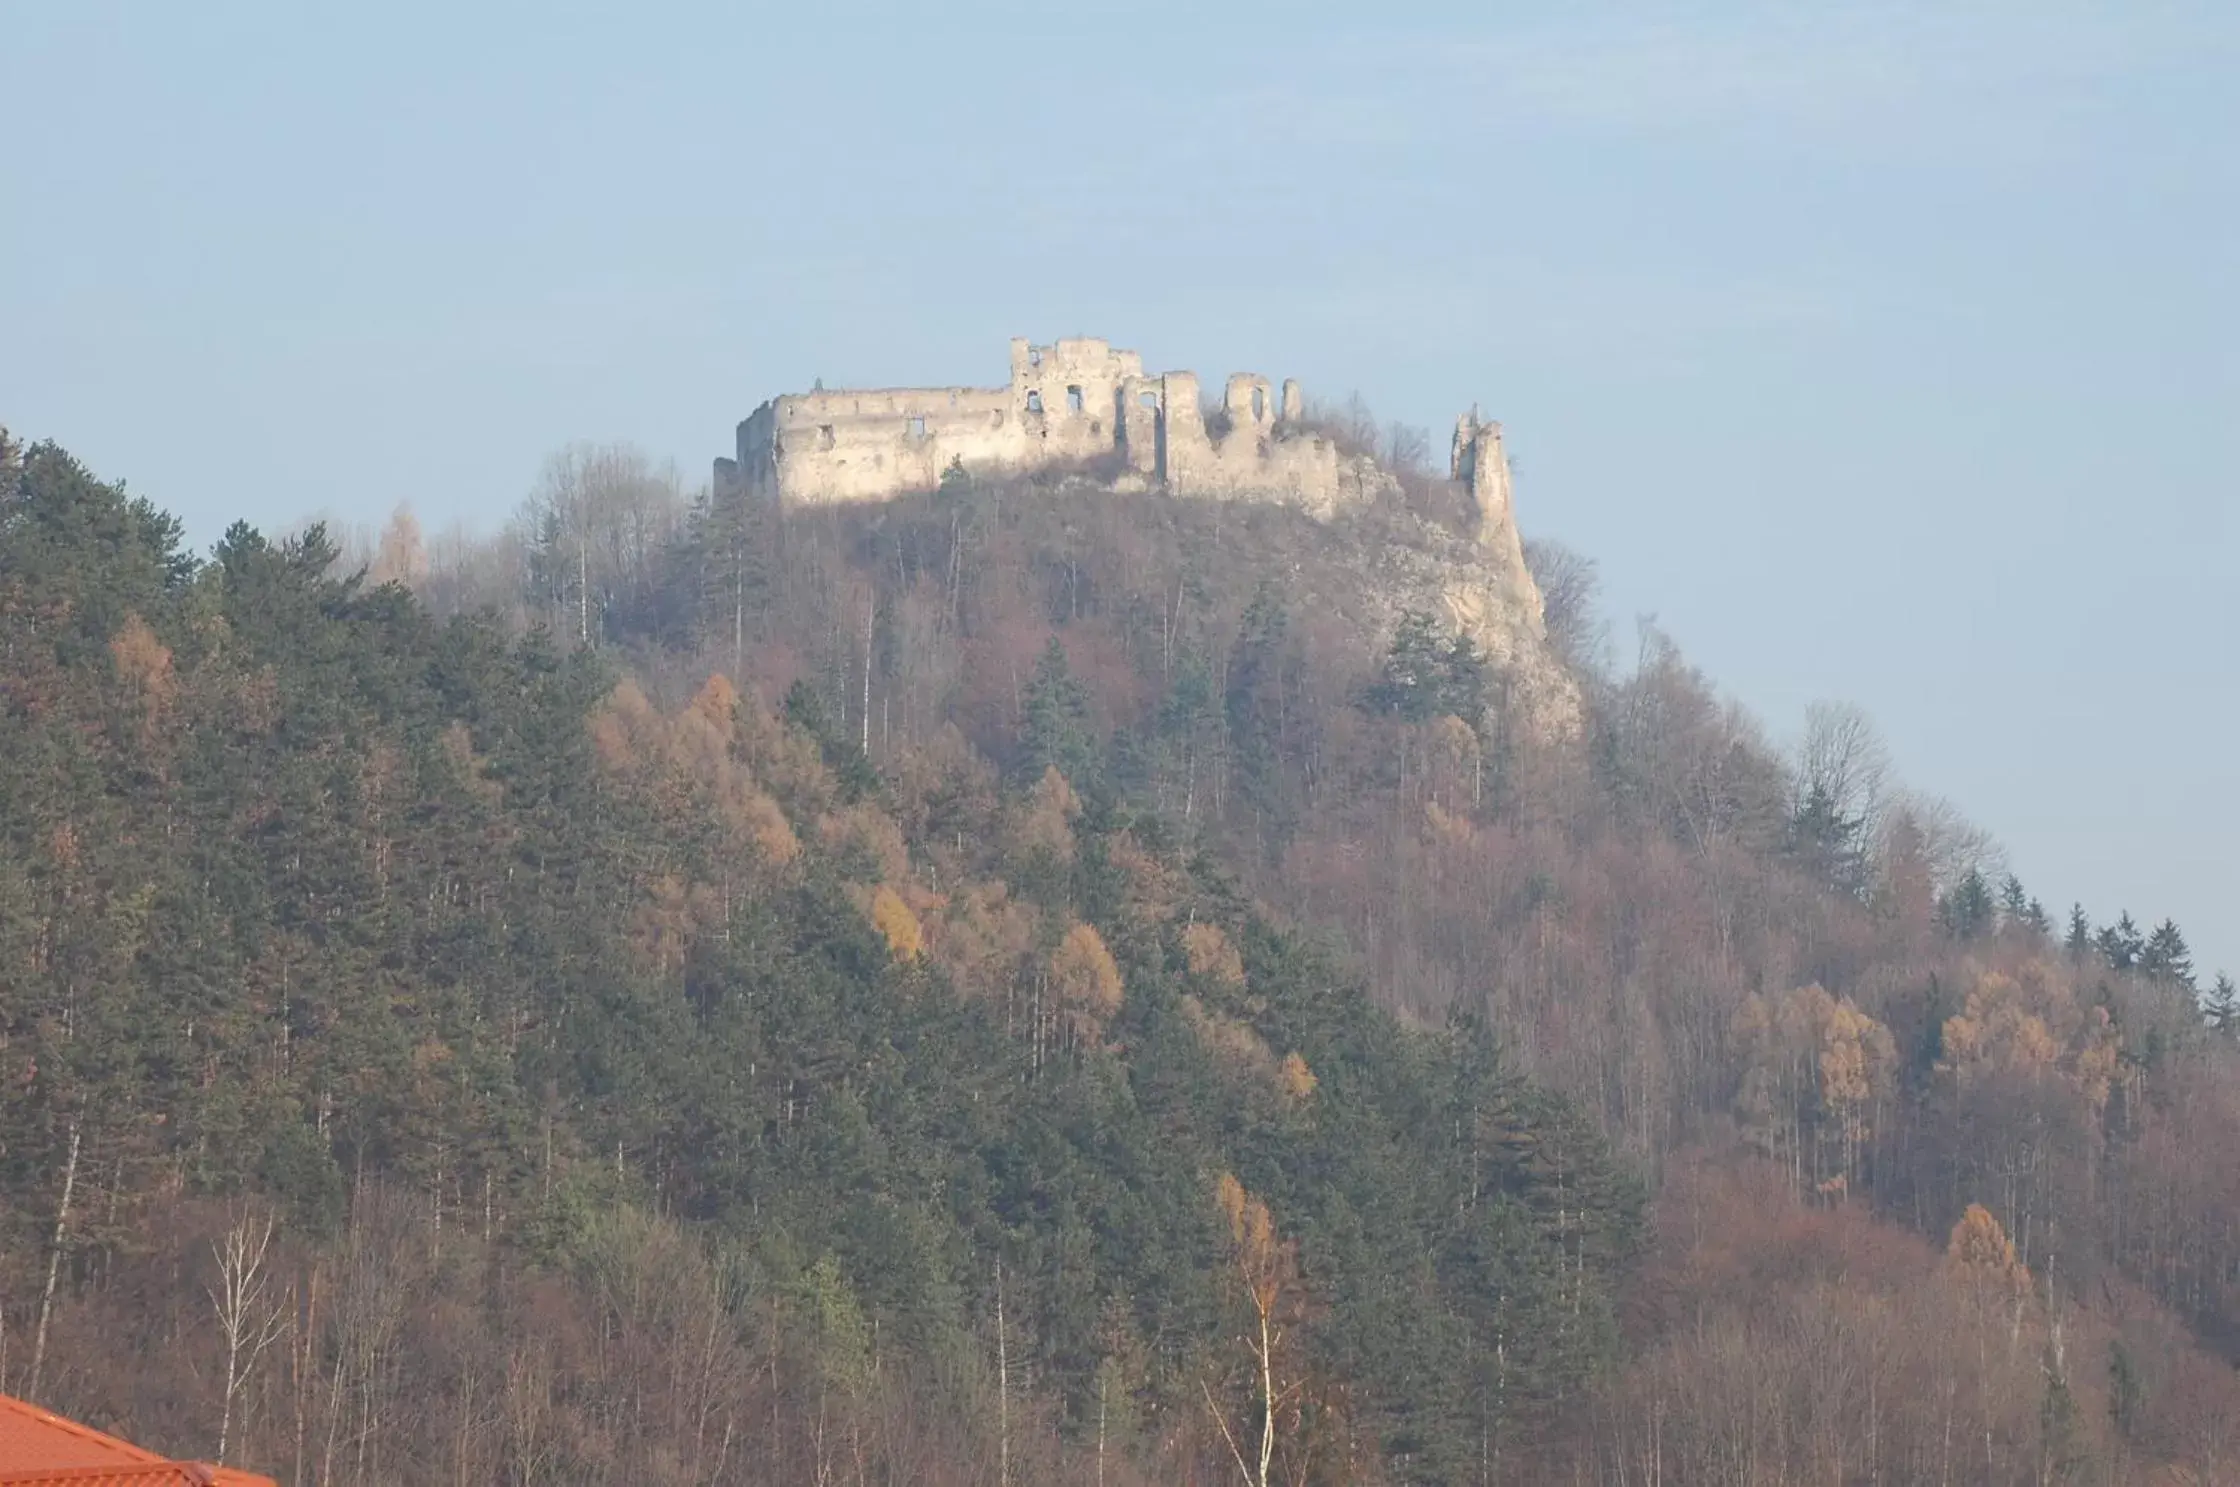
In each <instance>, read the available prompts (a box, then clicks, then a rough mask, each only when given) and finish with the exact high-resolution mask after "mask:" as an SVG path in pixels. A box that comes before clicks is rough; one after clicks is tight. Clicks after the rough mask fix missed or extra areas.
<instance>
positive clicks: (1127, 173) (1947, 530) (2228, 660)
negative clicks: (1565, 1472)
mask: <svg viewBox="0 0 2240 1487" xmlns="http://www.w3.org/2000/svg"><path fill="white" fill-rule="evenodd" d="M1127 17H1128V24H1126V25H1125V26H1122V25H1117V24H1114V23H1112V22H1110V21H1108V20H1103V19H1100V20H1098V21H1096V22H1095V23H1093V24H1092V23H1088V22H1083V23H1080V24H1077V25H1065V24H1058V23H1053V22H1051V21H1050V20H1049V19H1048V18H1046V17H1033V18H1029V15H1028V13H1026V12H1023V11H1013V10H1011V9H1010V8H1007V7H988V6H982V7H972V6H965V7H958V8H956V9H955V11H954V12H953V13H951V14H949V15H946V16H945V17H944V19H943V23H942V25H941V26H940V27H939V28H937V29H935V28H927V27H924V26H923V25H922V24H921V23H920V22H919V21H918V20H917V19H916V18H915V16H914V15H913V13H912V12H911V11H909V10H907V9H903V8H900V7H887V8H858V9H855V10H852V11H850V12H849V13H848V15H847V16H846V17H839V16H834V15H832V14H829V13H811V12H810V11H809V10H807V9H806V8H804V9H801V10H799V11H795V12H791V13H785V14H780V15H777V16H773V17H769V18H765V19H758V20H756V21H755V22H753V23H751V24H750V23H748V22H746V21H742V20H737V19H733V18H732V17H731V16H730V15H729V14H728V13H727V12H726V11H725V10H723V9H722V8H719V7H714V6H667V7H647V8H644V9H641V10H638V11H636V12H634V13H633V14H631V15H630V16H628V17H627V18H625V17H621V16H616V17H612V18H608V19H604V20H598V21H593V20H589V19H585V18H583V17H582V16H580V15H578V16H565V15H564V16H549V15H540V16H539V17H538V18H537V21H536V23H535V24H534V25H519V24H515V23H512V22H510V21H507V20H504V19H501V18H497V17H495V16H491V15H483V14H473V15H469V14H454V13H453V12H450V11H448V10H440V11H439V10H437V9H435V8H433V7H412V6H406V7H391V8H389V9H387V10H385V11H383V12H382V13H381V16H380V18H379V19H378V20H375V19H372V18H369V17H365V16H353V17H349V18H330V17H324V16H312V15H307V14H303V13H299V12H297V11H296V10H294V9H292V8H288V7H281V6H274V5H232V6H225V5H220V6H213V7H207V8H203V9H199V10H197V11H195V12H192V13H185V12H181V13H177V14H174V13H171V12H167V11H160V10H157V9H154V8H133V7H110V8H106V9H97V8H93V7H83V8H76V7H74V8H69V9H66V10H65V9H62V8H56V9H54V10H51V11H49V12H47V13H44V14H38V15H31V14H25V15H21V16H18V17H15V18H14V19H15V24H14V26H12V27H11V36H10V42H11V45H10V47H9V57H8V63H7V74H6V83H5V86H4V88H0V124H4V125H5V129H6V134H7V137H8V138H9V139H10V141H11V142H12V143H13V146H14V148H13V150H12V151H11V156H12V158H11V162H10V163H11V166H12V167H13V169H12V170H11V177H12V182H13V187H14V189H13V191H12V192H11V193H10V195H11V201H12V203H13V205H14V207H15V210H16V221H17V224H18V227H17V230H16V231H14V232H11V233H9V234H7V235H5V237H4V239H0V313H4V315H5V323H6V324H7V326H8V328H9V351H10V354H9V355H8V356H7V357H6V358H5V359H4V360H0V422H4V423H5V424H7V425H8V426H9V427H10V428H11V429H12V430H13V431H14V432H15V433H17V434H18V435H21V436H26V437H31V438H49V437H51V438H53V439H56V440H57V441H59V442H61V443H63V444H64V445H66V446H67V447H69V448H70V449H71V450H72V451H73V452H74V453H75V454H77V455H78V456H80V457H81V458H83V459H84V460H86V461H87V462H88V463H90V464H91V465H92V466H93V467H94V468H95V469H96V470H97V471H98V472H99V473H100V474H102V475H104V476H108V477H113V478H120V479H122V480H124V481H126V482H127V483H128V484H129V485H130V487H131V488H132V489H133V490H135V491H136V492H138V493H141V494H144V495H146V496H148V497H149V498H151V499H152V500H154V501H156V502H157V503H158V504H160V505H162V506H165V507H167V508H168V509H171V510H173V511H175V512H177V513H178V514H179V515H180V516H181V517H182V518H183V519H184V520H185V521H186V522H187V525H188V531H189V535H190V538H191V539H192V541H193V543H194V545H195V546H196V547H197V548H198V549H207V547H208V545H209V543H210V542H211V541H212V540H214V539H215V537H216V536H217V534H218V532H219V530H221V529H222V527H223V525H224V524H225V523H226V522H228V521H230V520H232V519H234V518H236V517H241V518H245V519H248V520H251V521H253V522H256V523H258V524H260V525H265V526H268V527H280V526H285V525H288V524H290V523H292V522H293V521H295V520H297V519H299V518H301V517H303V516H305V515H307V514H309V513H311V512H314V511H318V510H328V511H334V512H343V513H348V514H349V515H350V516H352V517H353V518H354V519H357V520H363V521H368V522H373V521H378V520H380V519H381V518H382V517H383V516H385V515H386V514H387V513H388V511H390V510H391V509H392V508H394V507H395V506H396V505H398V504H399V503H400V502H409V503H410V504H412V505H413V506H414V508H415V509H416V510H417V511H418V512H419V513H420V515H421V517H422V519H423V520H424V521H425V522H426V523H427V524H428V525H429V526H431V527H441V526H443V525H444V524H446V523H448V522H449V521H451V520H453V519H459V520H464V521H466V522H468V523H470V524H472V525H476V526H480V527H489V526H494V525H495V524H496V523H497V522H499V521H500V520H502V519H503V517H504V515H505V514H506V513H507V512H508V511H509V510H510V509H511V508H512V507H513V506H514V505H515V503H516V502H518V501H519V500H520V499H521V497H522V496H523V495H524V494H525V493H526V492H527V490H528V488H529V486H530V485H531V483H532V481H533V480H534V478H535V475H536V472H537V468H538V466H539V465H540V463H541V462H542V461H543V459H544V458H545V456H546V455H547V454H548V453H550V452H551V451H552V450H553V449H554V448H556V447H557V446H559V445H561V444H564V443H566V442H568V441H571V440H575V439H602V440H603V439H628V440H631V441H633V442H635V443H638V444H640V445H642V446H643V447H645V448H646V449H648V450H649V451H652V452H653V453H654V454H656V455H657V456H660V457H665V458H674V459H675V460H676V461H677V463H678V464H679V466H680V467H681V468H682V469H683V470H684V471H685V473H686V478H687V479H688V480H691V481H699V480H703V479H705V478H706V471H707V467H708V462H709V461H710V459H712V458H713V457H714V456H716V455H718V454H723V453H726V452H728V451H729V449H730V445H731V431H732V428H733V425H734V424H735V423H736V422H737V421H738V420H739V419H740V418H741V417H743V416H744V415H745V414H746V413H747V412H748V411H749V410H750V409H751V408H752V407H753V406H754V405H755V404H756V403H757V402H759V401H761V400H762V399H763V398H765V397H767V396H769V395H771V394H773V393H777V392H781V391H787V390H793V389H796V388H805V387H807V386H808V385H809V384H810V383H811V382H812V381H813V380H815V379H818V378H822V379H823V380H824V381H825V383H826V384H827V385H829V386H845V385H849V384H853V383H870V384H879V383H902V384H909V383H925V382H931V383H950V382H967V383H995V382H999V381H1001V380H1002V377H1003V374H1004V356H1005V342H1006V340H1007V338H1008V337H1010V336H1012V335H1031V336H1033V337H1035V338H1036V339H1038V340H1047V339H1050V338H1054V337H1057V336H1061V335H1073V334H1088V335H1099V336H1105V337H1108V338H1110V339H1111V340H1113V341H1114V342H1116V343H1118V344H1121V345H1126V346H1131V347H1134V348H1137V349H1139V350H1141V351H1142V352H1143V353H1144V356H1145V358H1146V360H1147V362H1148V363H1150V364H1152V365H1154V366H1157V367H1177V368H1191V369H1195V370H1196V371H1198V372H1200V373H1201V374H1202V375H1204V376H1205V377H1206V378H1208V379H1209V380H1211V379H1217V378H1218V377H1220V376H1221V375H1222V374H1224V373H1226V372H1228V371H1231V370H1244V369H1251V370H1258V371H1262V372H1265V373H1268V374H1270V375H1272V376H1276V377H1283V376H1298V377H1300V378H1302V379H1303V380H1304V382H1305V384H1306V387H1307V390H1308V392H1309V393H1310V394H1311V395H1315V396H1320V397H1342V396H1344V395H1345V394H1346V393H1348V392H1350V391H1354V390H1358V391H1360V392H1361V393H1362V394H1363V395H1364V396H1365V397H1366V398H1367V399H1368V400H1369V402H1370V403H1371V405H1372V406H1373V407H1375V408H1376V409H1377V410H1378V411H1379V412H1380V413H1381V414H1383V415H1384V416H1386V417H1389V418H1399V419H1402V420H1405V421H1407V422H1410V423H1415V424H1422V425H1427V426H1429V427H1430V428H1431V429H1432V431H1433V435H1434V440H1435V442H1436V444H1437V446H1438V448H1440V449H1441V450H1443V448H1444V443H1443V440H1444V430H1445V429H1446V428H1447V427H1450V426H1451V422H1452V419H1453V417H1454V415H1455V414H1456V413H1457V412H1458V411H1460V410H1461V409H1463V408H1465V407H1468V406H1470V405H1471V404H1472V403H1476V404H1478V405H1479V406H1481V407H1482V408H1483V410H1484V411H1485V412H1486V414H1487V415H1488V416H1490V417H1495V418H1499V419H1501V420H1502V421H1503V422H1504V424H1505V425H1506V426H1507V429H1508V434H1509V444H1510V448H1511V450H1512V453H1513V454H1514V456H1515V458H1516V462H1517V491H1518V495H1517V499H1518V516H1519V521H1520V524H1521V525H1522V526H1523V528H1524V530H1525V532H1526V535H1527V536H1528V537H1544V538H1551V539H1554V540H1557V541H1560V542H1563V543H1564V544H1566V545H1568V546H1570V547H1573V548H1575V549H1577V550H1579V551H1581V552H1582V553H1584V554H1586V555H1588V556H1590V557H1592V558H1593V559H1595V560H1596V561H1597V563H1598V564H1599V566H1600V570H1601V573H1602V576H1603V579H1604V584H1605V601H1606V607H1607V609H1608V612H1609V614H1610V617H1611V619H1612V621H1613V626H1614V629H1615V630H1616V631H1617V633H1618V638H1619V639H1620V641H1621V643H1623V640H1624V637H1625V634H1626V632H1627V630H1628V627H1629V625H1630V621H1631V617H1633V616H1635V615H1637V614H1645V613H1654V614H1655V615H1656V616H1657V617H1658V620H1659V623H1660V624H1662V625H1663V626H1664V627H1665V628H1666V629H1667V630H1668V631H1669V632H1670V633H1671V634H1672V635H1673V636H1674V638H1675V639H1676V640H1677V641H1678V642H1679V643H1680V645H1681V646H1682V647H1683V648H1684V649H1685V651H1686V652H1687V654H1688V655H1689V657H1690V658H1691V659H1692V660H1693V661H1695V662H1696V663H1697V664H1699V665H1700V666H1702V667H1703V668H1704V669H1705V671H1706V672H1708V673H1709V674H1710V675H1711V676H1712V677H1713V678H1714V679H1715V680H1716V681H1717V682H1719V684H1720V685H1721V686H1722V687H1724V688H1726V689H1727V690H1729V691H1730V692H1731V693H1732V694H1733V695H1735V696H1736V697H1738V698H1739V699H1740V700H1741V701H1743V702H1744V703H1745V704H1746V705H1748V706H1749V707H1750V708H1752V709H1753V710H1754V711H1755V712H1756V713H1758V714H1759V715H1760V716H1761V717H1762V718H1763V719H1764V720H1765V721H1766V722H1767V724H1768V726H1769V728H1770V729H1771V730H1772V731H1773V732H1774V733H1775V734H1776V735H1777V736H1786V735H1788V734H1790V733H1793V731H1794V730H1795V728H1796V726H1797V724H1798V723H1799V721H1800V720H1801V717H1802V714H1803V710H1804V708H1805V706H1806V704H1807V703H1809V702H1810V701H1812V700H1814V699H1817V698H1837V699H1843V700H1848V701H1852V702H1855V703H1857V704H1859V705H1860V706H1861V707H1863V708H1864V709H1865V710H1866V711H1867V712H1868V713H1869V714H1870V715H1871V716H1872V717H1873V718H1874V720H1875V722H1876V723H1877V725H1878V726H1879V727H1880V729H1881V730H1882V731H1883V733H1884V734H1885V736H1886V737H1887V739H1888V740H1889V743H1890V746H1891V750H1892V753H1893V754H1894V756H1895V758H1896V761H1897V764H1898V768H1899V770H1900V772H1901V774H1902V775H1903V777H1904V778H1905V779H1906V780H1907V782H1908V783H1910V784H1912V785H1914V786H1916V787H1918V788H1920V789H1923V790H1926V791H1930V792H1933V793H1936V794H1938V795H1942V796H1945V797H1948V798H1950V799H1951V800H1953V801H1954V802H1955V803H1956V804H1958V805H1959V806H1960V807H1961V808H1962V809H1963V810H1964V811H1965V812H1966V813H1967V814H1968V816H1969V817H1970V818H1971V819H1972V820H1974V821H1975V822H1977V823H1978V824H1980V825H1981V826H1983V827H1984V828H1985V829H1987V830H1989V831H1990V832H1991V833H1993V834H1994V835H1995V836H1996V837H1997V838H1998V839H1999V840H2000V841H2001V842H2002V843H2003V844H2004V845H2005V846H2006V848H2007V850H2008V854H2009V856H2010V858H2011V860H2012V864H2013V866H2014V868H2015V870H2016V871H2017V872H2018V873H2019V874H2020V875H2021V877H2022V878H2023V880H2024V882H2025V883H2026V885H2027V886H2028V887H2029V889H2030V890H2031V891H2032V892H2033V893H2035V894H2037V895H2039V896H2040V897H2042V898H2043V899H2044V900H2045V902H2046V904H2047V907H2048V908H2049V910H2051V911H2052V912H2054V913H2055V914H2056V916H2059V915H2060V914H2062V913H2064V912H2065V911H2066V908H2067V906H2068V904H2069V903H2070V902H2071V901H2072V900H2082V901H2083V902H2084V904H2085V905H2086V907H2087V908H2088V910H2089V911H2090V912H2091V913H2092V915H2093V917H2094V920H2095V922H2096V923H2097V922H2104V921H2107V920H2111V919H2113V918H2114V917H2115V915H2116V914H2117V913H2118V912H2119V911H2121V910H2128V911H2130V912H2131V913H2133V914H2134V915H2135V916H2137V917H2138V918H2139V919H2140V920H2141V921H2142V924H2143V925H2144V924H2146V923H2149V922H2151V921H2153V920H2156V919H2160V918H2162V917H2164V916H2166V915H2167V916H2172V917H2175V918H2176V919H2177V920H2178V921H2179V922H2180V924H2181V925H2182V926H2183V927H2184V929H2185V930H2186V932H2187V935H2188V937H2189V938H2190V939H2191V940H2192V942H2193V945H2194V949H2195V953H2196V959H2197V961H2198V962H2199V964H2200V968H2201V970H2202V972H2203V974H2204V977H2205V978H2206V976H2207V975H2209V974H2211V973H2213V972H2214V971H2215V970H2216V969H2217V968H2219V967H2225V968H2230V969H2233V970H2235V971H2240V923H2235V921H2234V916H2233V912H2232V906H2233V903H2234V901H2235V897H2236V889H2240V869H2236V868H2235V867H2234V866H2233V850H2232V849H2233V846H2234V842H2235V837H2236V836H2240V791H2236V790H2235V789H2234V784H2235V778H2234V770H2233V767H2232V766H2231V764H2230V763H2228V762H2227V760H2228V755H2229V743H2228V740H2229V738H2230V736H2231V735H2232V733H2233V732H2234V729H2235V725H2240V704H2236V703H2235V701H2234V695H2235V689H2234V683H2235V682H2236V681H2240V662H2236V660H2235V659H2234V645H2233V642H2234V637H2235V636H2236V635H2240V599H2236V598H2235V597H2234V589H2233V586H2232V580H2231V577H2230V574H2231V571H2232V569H2233V567H2234V564H2235V562H2236V560H2240V522H2236V521H2235V519H2234V517H2233V515H2232V513H2231V501H2230V498H2229V496H2228V494H2227V492H2228V488H2229V486H2230V483H2231V475H2230V473H2229V472H2230V471H2231V469H2232V467H2233V461H2234V456H2235V454H2236V453H2240V451H2236V450H2235V448H2234V446H2235V444H2236V443H2240V437H2236V434H2235V427H2236V424H2235V420H2234V419H2233V417H2232V413H2231V409H2232V407H2233V405H2234V403H2235V399H2236V394H2240V376H2236V365H2240V356H2236V353H2235V351H2234V347H2235V345H2240V307H2236V305H2235V301H2234V296H2233V294H2232V290H2231V287H2230V286H2231V267H2230V266H2231V264H2232V262H2234V261H2235V248H2236V247H2240V244H2236V243H2235V241H2234V239H2235V236H2236V232H2235V229H2236V226H2240V208H2236V207H2235V206H2234V204H2233V200H2232V193H2231V190H2230V187H2229V184H2228V178H2229V173H2230V157H2231V155H2232V153H2233V147H2234V145H2235V144H2240V100H2236V99H2235V97H2234V96H2233V95H2232V93H2231V90H2230V89H2229V86H2227V84H2228V81H2229V78H2230V76H2231V75H2232V69H2233V64H2234V63H2235V62H2236V61H2240V15H2236V14H2234V13H2231V12H2229V11H2228V10H2227V9H2226V8H2224V7H2218V6H2212V5H2209V4H2206V3H2202V4H2191V5H2186V4H2168V5H2136V6H2127V7H2123V8H2121V9H2120V10H2119V9H2118V8H2116V7H2109V6H2093V5H2086V4H2058V3H2057V4H2053V5H2038V6H2031V7H2023V6H2021V5H2017V4H1991V5H1973V6H1963V7H1928V6H1920V5H1900V6H1880V7H1872V8H1869V7H1861V6H1834V7H1822V8H1817V9H1815V10H1813V11H1812V12H1810V13H1805V14H1799V13H1792V12H1790V11H1787V10H1782V9H1777V8H1774V7H1769V6H1760V5H1747V4H1728V5H1700V6H1687V7H1665V8H1660V9H1659V10H1658V11H1657V12H1655V14H1654V16H1653V17H1646V18H1645V17H1644V16H1643V15H1642V14H1640V13H1629V16H1628V18H1626V19H1618V18H1616V17H1615V16H1614V15H1613V16H1610V17H1608V18H1605V19H1579V18H1576V17H1570V16H1567V17H1565V18H1564V19H1561V20H1557V21H1547V22H1537V23H1525V22H1514V23H1503V22H1499V21H1493V20H1488V19H1485V18H1484V17H1483V16H1482V15H1480V14H1479V13H1478V12H1477V11H1476V10H1475V9H1474V8H1470V7H1462V6H1440V7H1435V8H1426V10H1425V12H1424V13H1423V14H1421V15H1419V16H1417V17H1413V18H1411V19H1410V20H1408V21H1406V22H1400V21H1387V22H1380V23H1379V24H1378V25H1376V26H1375V27H1373V28H1372V27H1367V26H1364V25H1363V24H1362V23H1361V22H1360V20H1359V18H1358V16H1357V14H1355V13H1352V12H1348V11H1341V10H1337V9H1335V8H1332V9H1329V10H1327V11H1320V10H1318V9H1317V8H1316V7H1314V6H1311V5H1310V6H1292V7H1288V8H1286V9H1283V10H1280V11H1269V12H1265V13H1264V17H1265V19H1264V23H1261V24H1252V23H1249V22H1247V21H1245V20H1243V19H1240V18H1239V17H1237V16H1234V15H1230V14H1226V13H1224V14H1220V15H1203V14H1200V13H1197V12H1194V11H1190V10H1185V9H1183V8H1181V7H1165V6H1157V5H1153V6H1137V7H1131V8H1130V10H1129V11H1128V12H1127Z"/></svg>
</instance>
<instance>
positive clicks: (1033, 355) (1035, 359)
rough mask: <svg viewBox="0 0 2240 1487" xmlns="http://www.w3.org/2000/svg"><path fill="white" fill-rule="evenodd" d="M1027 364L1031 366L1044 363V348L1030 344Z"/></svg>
mask: <svg viewBox="0 0 2240 1487" xmlns="http://www.w3.org/2000/svg"><path fill="white" fill-rule="evenodd" d="M1027 365H1028V366H1030V367H1039V366H1041V365H1042V348H1041V347H1040V346H1029V347H1028V348H1027Z"/></svg>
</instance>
